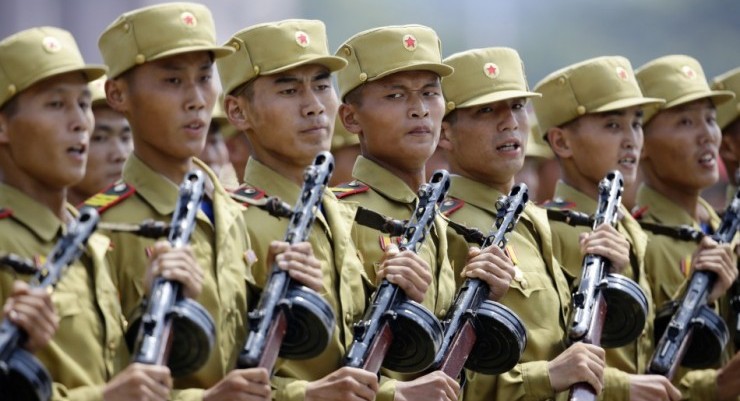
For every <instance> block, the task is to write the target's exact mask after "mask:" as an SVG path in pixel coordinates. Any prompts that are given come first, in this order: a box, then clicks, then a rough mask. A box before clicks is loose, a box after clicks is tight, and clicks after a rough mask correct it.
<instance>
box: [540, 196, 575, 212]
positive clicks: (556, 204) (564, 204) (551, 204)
mask: <svg viewBox="0 0 740 401" xmlns="http://www.w3.org/2000/svg"><path fill="white" fill-rule="evenodd" d="M540 206H541V207H543V208H545V209H560V210H564V209H574V208H575V207H576V203H575V202H569V201H566V200H563V199H561V198H555V199H551V200H549V201H544V202H542V204H541V205H540Z"/></svg>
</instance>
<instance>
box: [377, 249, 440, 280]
mask: <svg viewBox="0 0 740 401" xmlns="http://www.w3.org/2000/svg"><path fill="white" fill-rule="evenodd" d="M381 268H382V269H387V270H389V272H392V273H398V274H404V275H409V276H410V277H409V278H410V279H413V280H415V281H416V280H418V281H420V282H423V283H424V284H425V285H428V284H429V283H431V282H432V273H431V272H430V270H429V268H428V266H427V264H426V262H424V261H423V260H420V259H416V258H413V257H409V255H406V254H404V253H401V254H399V255H397V256H395V257H393V259H391V260H388V261H386V262H384V263H383V264H382V265H381Z"/></svg>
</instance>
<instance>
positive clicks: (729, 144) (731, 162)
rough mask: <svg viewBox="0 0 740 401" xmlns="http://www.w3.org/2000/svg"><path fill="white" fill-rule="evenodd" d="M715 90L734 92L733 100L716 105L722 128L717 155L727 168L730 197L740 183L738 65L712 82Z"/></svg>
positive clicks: (739, 90)
mask: <svg viewBox="0 0 740 401" xmlns="http://www.w3.org/2000/svg"><path fill="white" fill-rule="evenodd" d="M712 88H713V89H715V90H729V91H732V92H733V93H734V94H735V101H734V102H732V101H730V102H725V103H722V104H720V105H717V125H719V128H720V129H721V130H722V144H721V145H720V149H719V155H720V157H722V162H723V163H724V164H725V169H726V170H727V177H728V179H729V181H730V183H729V185H728V186H727V197H728V199H732V198H733V197H734V196H735V192H737V188H738V184H740V176H739V174H740V122H739V121H740V119H739V118H738V117H739V116H740V106H738V105H739V104H740V67H738V68H735V69H733V70H731V71H728V72H726V73H724V74H722V75H720V76H718V77H716V78H714V80H713V83H712Z"/></svg>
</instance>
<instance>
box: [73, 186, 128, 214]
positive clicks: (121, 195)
mask: <svg viewBox="0 0 740 401" xmlns="http://www.w3.org/2000/svg"><path fill="white" fill-rule="evenodd" d="M134 193H136V189H134V187H132V186H131V185H129V184H126V183H125V182H123V181H118V182H115V183H113V184H111V185H110V186H108V188H105V189H104V190H102V191H100V192H98V193H97V194H95V195H93V196H92V197H91V198H90V199H88V200H86V201H85V202H83V203H82V204H81V205H79V206H80V207H82V206H89V207H93V208H95V210H97V211H98V213H100V214H102V213H103V212H104V211H106V210H108V209H110V208H111V207H113V206H115V205H117V204H119V203H121V202H122V201H123V200H124V199H126V198H128V197H130V196H131V195H133V194H134Z"/></svg>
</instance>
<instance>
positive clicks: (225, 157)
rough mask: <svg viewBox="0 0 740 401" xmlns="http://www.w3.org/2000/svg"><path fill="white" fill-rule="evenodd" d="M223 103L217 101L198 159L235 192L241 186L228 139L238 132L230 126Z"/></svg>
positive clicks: (225, 185) (226, 186)
mask: <svg viewBox="0 0 740 401" xmlns="http://www.w3.org/2000/svg"><path fill="white" fill-rule="evenodd" d="M219 99H221V97H219ZM221 103H222V102H220V101H217V102H216V106H215V107H214V109H213V115H212V118H211V124H210V125H209V126H208V138H207V139H206V145H205V146H204V147H203V151H201V152H200V155H198V158H199V159H200V160H201V161H203V163H205V164H206V165H208V167H210V168H211V170H213V172H214V173H216V175H217V176H218V178H219V180H220V181H221V184H222V185H223V186H224V188H226V189H230V190H233V189H236V188H237V187H238V186H239V181H238V179H237V177H236V171H235V170H234V166H233V165H232V164H231V160H230V157H229V149H228V148H227V146H226V138H227V136H229V135H231V136H233V135H235V134H237V132H236V130H235V129H234V127H232V126H231V124H229V120H228V119H227V118H226V114H225V113H224V110H223V107H222V106H221Z"/></svg>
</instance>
